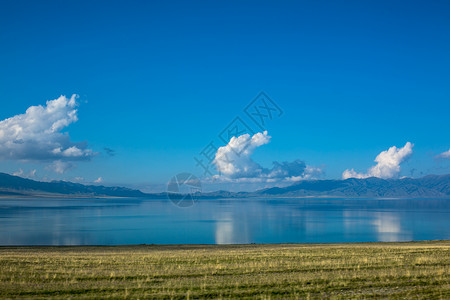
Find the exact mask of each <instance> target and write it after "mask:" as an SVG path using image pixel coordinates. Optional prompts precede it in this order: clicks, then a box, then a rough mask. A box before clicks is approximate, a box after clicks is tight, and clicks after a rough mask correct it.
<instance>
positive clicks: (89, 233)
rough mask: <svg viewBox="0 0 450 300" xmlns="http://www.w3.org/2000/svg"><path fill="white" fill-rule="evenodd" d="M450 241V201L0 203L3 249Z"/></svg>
mask: <svg viewBox="0 0 450 300" xmlns="http://www.w3.org/2000/svg"><path fill="white" fill-rule="evenodd" d="M436 239H450V200H449V199H420V200H418V199H401V200H399V199H383V200H380V199H323V198H321V199H319V198H314V199H229V200H223V199H220V200H218V199H214V200H199V201H198V202H197V203H196V204H195V205H194V206H191V207H188V208H179V207H177V206H175V205H174V204H173V203H172V202H170V201H169V200H167V199H161V200H136V199H25V200H24V199H0V245H117V244H187V243H189V244H229V243H233V244H234V243H335V242H369V241H418V240H436Z"/></svg>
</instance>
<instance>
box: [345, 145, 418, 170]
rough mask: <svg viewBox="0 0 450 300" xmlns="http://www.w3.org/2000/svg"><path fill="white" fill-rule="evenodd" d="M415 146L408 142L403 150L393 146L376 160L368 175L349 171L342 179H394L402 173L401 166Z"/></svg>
mask: <svg viewBox="0 0 450 300" xmlns="http://www.w3.org/2000/svg"><path fill="white" fill-rule="evenodd" d="M413 146H414V144H411V143H410V142H407V143H406V144H405V146H403V147H402V148H397V147H395V146H392V147H391V148H389V150H386V151H383V152H381V153H380V154H378V156H377V157H376V158H375V162H376V163H377V164H376V165H375V166H373V167H371V168H370V169H369V170H368V171H367V173H358V172H356V171H355V170H354V169H351V170H349V169H347V170H345V171H344V172H343V173H342V178H343V179H347V178H368V177H378V178H384V179H388V178H393V177H397V176H398V174H399V173H400V164H401V163H402V162H403V161H405V160H406V159H407V158H408V157H409V156H411V154H412V153H413V151H412V148H413Z"/></svg>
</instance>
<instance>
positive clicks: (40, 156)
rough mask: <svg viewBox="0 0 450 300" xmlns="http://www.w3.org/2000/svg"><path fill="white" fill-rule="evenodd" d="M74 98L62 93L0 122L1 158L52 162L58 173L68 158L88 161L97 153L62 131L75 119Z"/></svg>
mask: <svg viewBox="0 0 450 300" xmlns="http://www.w3.org/2000/svg"><path fill="white" fill-rule="evenodd" d="M76 98H77V96H76V95H73V96H72V97H70V98H67V97H65V96H61V97H59V98H58V99H55V100H49V101H47V102H46V105H44V106H42V105H38V106H31V107H29V108H28V109H27V110H26V112H25V113H24V114H20V115H16V116H14V117H11V118H8V119H6V120H3V121H0V159H4V160H21V161H41V162H53V165H54V166H53V167H54V169H56V170H58V171H57V172H58V173H59V172H60V171H62V170H63V169H65V170H67V166H68V163H67V162H68V161H77V160H90V159H91V158H92V157H93V156H94V155H95V154H96V153H94V152H93V151H92V150H91V149H87V145H86V143H74V142H72V141H70V137H69V135H68V134H67V133H64V132H61V131H62V130H63V129H64V128H65V127H67V126H69V125H70V124H72V123H74V122H76V121H78V117H77V109H76V106H77V102H76ZM64 164H65V166H63V165H64ZM51 168H52V167H51Z"/></svg>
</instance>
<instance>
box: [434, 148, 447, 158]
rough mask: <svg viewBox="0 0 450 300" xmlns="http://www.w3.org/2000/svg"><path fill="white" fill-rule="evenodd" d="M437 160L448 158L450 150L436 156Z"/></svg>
mask: <svg viewBox="0 0 450 300" xmlns="http://www.w3.org/2000/svg"><path fill="white" fill-rule="evenodd" d="M436 157H437V158H450V149H449V150H448V151H445V152H442V153H441V154H439V155H437V156H436Z"/></svg>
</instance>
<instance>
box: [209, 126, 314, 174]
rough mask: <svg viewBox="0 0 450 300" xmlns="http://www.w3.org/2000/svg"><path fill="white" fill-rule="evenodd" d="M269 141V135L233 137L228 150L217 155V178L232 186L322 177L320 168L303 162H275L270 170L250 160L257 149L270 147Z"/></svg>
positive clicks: (221, 149)
mask: <svg viewBox="0 0 450 300" xmlns="http://www.w3.org/2000/svg"><path fill="white" fill-rule="evenodd" d="M270 139H271V136H269V135H268V133H267V131H264V132H258V133H256V134H254V135H253V136H250V135H249V134H243V135H241V136H238V137H232V138H231V139H230V141H229V143H228V144H227V145H226V146H223V147H220V148H219V149H218V150H217V152H216V155H215V159H214V161H213V163H214V164H215V166H216V169H217V171H218V172H219V173H220V175H216V176H215V178H216V179H221V180H223V181H233V182H278V181H281V180H285V181H298V180H303V179H308V178H312V177H315V176H317V175H319V174H321V173H322V170H321V169H320V168H314V167H309V166H306V164H305V162H303V161H301V160H295V161H293V162H276V161H275V162H273V167H272V168H270V169H268V168H264V167H262V166H261V165H260V164H258V163H257V162H255V161H253V159H252V158H251V156H252V155H253V153H254V151H255V149H256V148H258V147H260V146H262V145H265V144H268V143H269V142H270Z"/></svg>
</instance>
